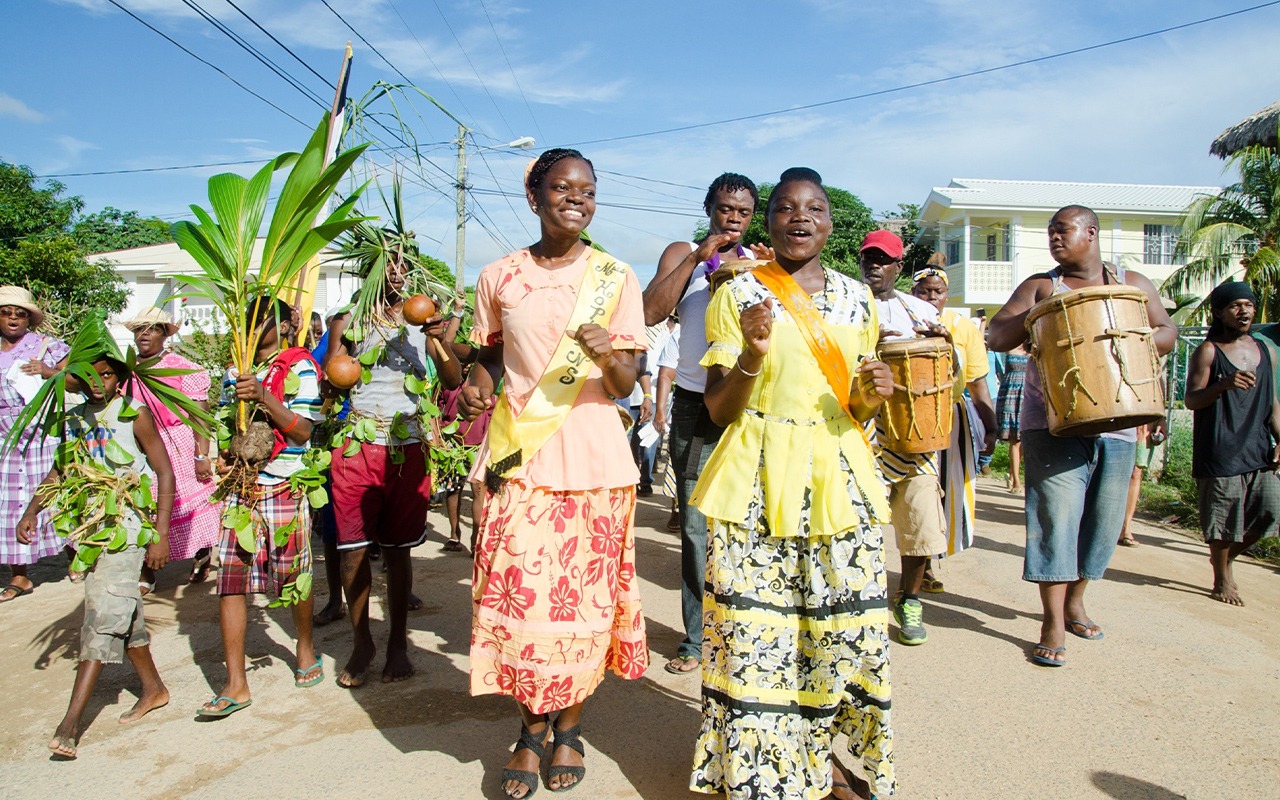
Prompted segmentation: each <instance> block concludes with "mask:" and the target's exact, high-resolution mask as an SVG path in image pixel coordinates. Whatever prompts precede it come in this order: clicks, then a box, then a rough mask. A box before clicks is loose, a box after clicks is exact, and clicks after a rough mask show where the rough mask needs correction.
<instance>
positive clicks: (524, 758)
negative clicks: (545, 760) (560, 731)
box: [502, 721, 551, 800]
mask: <svg viewBox="0 0 1280 800" xmlns="http://www.w3.org/2000/svg"><path fill="white" fill-rule="evenodd" d="M529 732H530V733H532V734H533V735H534V737H535V738H540V739H542V746H543V747H546V746H547V743H548V742H550V741H551V724H550V723H549V722H546V721H543V722H537V723H534V724H533V725H531V726H530V727H529ZM541 767H542V758H541V757H540V756H539V755H538V754H537V753H535V752H534V751H532V750H529V749H527V748H524V747H522V748H520V749H519V750H517V751H515V752H514V753H512V754H511V759H510V760H509V761H507V766H506V769H514V770H519V771H521V772H532V773H533V774H534V775H537V774H538V773H540V772H541V771H542V770H541ZM535 788H536V787H533V786H526V785H525V784H524V782H523V781H507V782H505V783H503V784H502V791H503V792H505V793H506V795H507V797H514V798H517V800H518V799H519V798H521V797H527V796H528V795H529V794H530V793H531V792H532V791H533V790H534V789H535Z"/></svg>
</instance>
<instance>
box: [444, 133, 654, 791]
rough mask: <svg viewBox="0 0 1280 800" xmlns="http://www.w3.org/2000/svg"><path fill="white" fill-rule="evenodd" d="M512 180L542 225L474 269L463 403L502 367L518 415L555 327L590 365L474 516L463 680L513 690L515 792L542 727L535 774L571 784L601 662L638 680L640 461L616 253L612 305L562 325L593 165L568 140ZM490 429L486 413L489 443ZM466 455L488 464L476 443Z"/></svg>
mask: <svg viewBox="0 0 1280 800" xmlns="http://www.w3.org/2000/svg"><path fill="white" fill-rule="evenodd" d="M525 186H526V193H527V195H528V200H529V206H530V207H531V208H532V209H533V211H534V213H536V214H537V215H538V217H539V219H540V220H541V227H542V238H541V239H540V240H539V241H538V242H537V243H536V244H534V245H532V246H531V247H530V248H529V249H527V250H519V251H516V252H515V253H512V254H511V255H509V256H507V257H505V258H503V259H501V260H499V261H496V262H494V263H493V264H490V265H489V266H487V267H485V268H484V271H483V272H481V273H480V279H479V281H478V282H477V284H476V314H475V327H474V328H472V331H471V338H472V341H473V342H474V343H475V344H476V345H478V346H479V347H480V357H479V367H481V368H477V369H473V370H471V376H470V378H469V379H468V382H467V386H466V388H465V389H464V390H463V393H462V397H461V400H460V405H461V407H462V412H463V414H464V415H465V416H466V417H467V418H469V419H474V418H476V417H478V416H480V414H482V413H483V412H484V411H485V409H487V408H490V407H492V406H493V405H494V400H495V398H494V396H493V392H494V387H495V386H497V385H498V381H499V379H503V378H505V381H506V385H505V388H504V393H505V396H506V398H507V401H508V402H509V403H510V405H511V410H512V412H513V413H514V414H515V415H517V418H518V415H519V414H520V412H521V410H522V409H523V408H524V407H525V404H526V403H527V402H528V401H529V398H530V396H531V395H532V394H533V392H534V388H535V386H537V384H538V381H539V379H540V378H541V377H542V375H543V373H544V372H545V371H546V369H547V366H548V364H549V363H550V362H551V357H552V354H553V353H554V352H555V350H556V348H557V346H558V345H559V344H560V342H561V341H562V339H563V337H565V336H566V335H570V336H572V337H573V338H574V339H575V340H576V341H577V342H578V343H579V345H581V348H582V352H583V354H584V355H586V356H587V357H588V358H590V359H591V362H592V363H591V367H590V372H589V373H588V376H587V379H586V381H585V383H584V385H583V387H582V389H581V390H580V392H579V393H578V395H577V399H576V400H575V401H574V403H573V405H572V406H571V410H570V411H569V412H568V416H567V418H565V419H564V421H563V423H562V424H561V425H560V427H559V429H558V430H556V431H555V433H553V434H551V438H550V439H548V440H547V442H546V444H544V445H543V446H542V447H541V448H540V449H538V450H537V452H536V453H535V454H533V455H532V456H531V457H528V458H525V459H524V463H523V464H522V465H521V466H520V467H519V468H518V469H517V470H516V471H515V472H514V473H511V474H509V475H508V479H507V480H505V481H503V482H502V483H501V485H500V487H499V488H498V489H497V490H496V491H490V492H489V493H488V497H487V500H486V502H485V509H484V518H483V519H482V520H481V524H480V538H479V542H478V545H477V548H476V554H475V571H474V584H473V588H472V597H473V609H474V616H473V618H472V628H471V693H472V694H506V695H510V696H512V697H514V698H515V699H516V700H517V701H518V702H519V703H520V712H521V715H522V716H523V722H524V725H523V728H522V730H521V733H520V742H519V744H517V745H516V751H515V753H514V754H513V755H512V756H511V760H510V761H508V762H507V768H506V769H505V770H503V774H502V779H503V784H502V786H503V790H504V791H505V792H506V793H507V795H508V796H509V797H516V798H522V797H527V796H529V795H531V794H533V792H534V791H536V790H537V788H538V772H539V763H540V759H541V756H542V753H543V750H544V748H546V746H547V744H548V743H549V741H550V740H551V739H552V737H554V743H555V747H554V751H553V754H552V759H551V768H550V770H549V771H548V780H547V785H548V788H549V789H551V790H552V791H561V790H564V789H567V788H570V787H572V786H576V785H577V784H578V783H579V782H581V780H582V778H583V776H584V774H585V772H586V769H585V767H583V766H582V743H581V741H580V740H579V738H578V734H579V719H580V717H581V714H582V705H583V702H584V701H585V700H586V698H587V696H588V695H590V694H591V693H592V692H593V691H594V690H595V688H596V686H597V685H599V683H600V681H601V680H602V679H603V677H604V672H605V670H606V669H612V670H613V671H614V672H615V673H617V674H618V675H620V676H621V677H623V678H639V677H641V676H642V675H643V674H644V671H645V668H646V667H647V666H648V647H647V645H646V642H645V633H644V616H643V615H642V614H641V611H640V596H639V590H638V582H637V579H636V570H635V539H634V536H633V531H632V524H633V522H634V517H635V486H636V481H637V480H638V479H639V472H638V470H637V469H636V466H635V461H634V460H633V459H632V458H631V448H630V446H629V444H628V441H627V436H626V433H625V431H624V429H623V427H622V423H621V422H620V420H619V418H618V411H617V407H616V406H615V405H614V401H613V398H614V397H627V396H629V395H630V393H631V389H632V386H633V385H634V383H635V379H636V368H635V361H634V358H633V355H634V353H635V351H636V350H643V349H644V347H645V345H644V342H645V335H644V314H643V310H642V300H641V296H640V284H639V283H637V281H636V278H635V274H634V273H633V272H632V271H631V270H630V268H628V267H627V266H626V265H625V264H621V263H620V262H619V263H618V264H617V272H621V273H622V276H621V277H622V280H623V284H622V286H621V294H620V296H619V297H618V300H617V306H616V308H615V309H614V311H613V314H612V317H611V318H609V319H607V320H606V319H605V318H603V317H602V318H601V319H600V321H601V322H602V323H604V327H601V326H600V325H594V324H586V325H582V326H580V327H578V328H577V329H576V330H568V323H569V318H570V313H571V312H572V310H573V309H574V306H575V304H576V302H577V299H578V289H579V286H580V284H581V283H582V281H583V276H584V275H585V274H586V270H587V269H588V254H589V253H590V249H589V248H588V246H587V245H586V243H585V242H584V241H583V240H582V239H581V235H582V232H583V231H584V230H585V229H586V227H587V225H588V224H589V223H590V222H591V217H592V215H593V214H594V213H595V192H596V186H595V170H594V169H593V168H592V166H591V162H590V161H587V160H586V159H585V158H583V157H582V154H581V153H578V152H577V151H576V150H563V149H556V150H548V151H547V152H545V153H543V154H542V155H541V156H540V157H539V158H538V160H537V161H536V162H535V163H534V164H533V165H532V167H531V168H530V170H529V172H528V174H527V176H526V178H525ZM617 272H615V273H614V274H617ZM494 424H495V425H496V424H497V423H496V422H495V423H494ZM494 435H495V429H494V428H492V427H491V428H490V432H489V437H490V438H489V442H490V443H491V442H493V441H494V440H493V437H494ZM477 459H478V461H479V462H481V463H487V462H488V460H489V443H486V445H485V447H483V448H482V449H481V451H480V453H479V455H478V456H477ZM491 477H493V476H491ZM553 711H558V712H559V715H558V716H557V718H556V720H555V724H554V726H553V725H552V724H551V722H550V716H549V713H550V712H553Z"/></svg>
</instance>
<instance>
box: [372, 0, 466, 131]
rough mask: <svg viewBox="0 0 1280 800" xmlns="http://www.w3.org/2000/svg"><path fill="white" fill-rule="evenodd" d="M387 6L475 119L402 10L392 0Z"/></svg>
mask: <svg viewBox="0 0 1280 800" xmlns="http://www.w3.org/2000/svg"><path fill="white" fill-rule="evenodd" d="M387 5H389V6H391V10H392V11H394V12H396V16H397V17H399V18H400V23H401V24H402V25H404V29H405V30H406V31H408V32H409V35H410V36H412V37H413V41H415V42H417V44H418V49H419V50H421V51H422V54H423V55H424V56H426V57H427V61H428V62H429V63H430V64H431V68H432V69H434V70H435V71H436V74H437V75H439V76H440V80H441V81H442V82H443V83H444V85H445V86H446V87H448V89H449V91H450V92H451V93H452V94H453V98H454V99H455V100H457V101H458V105H460V106H462V110H463V111H464V112H466V115H467V116H468V117H470V118H471V119H475V114H472V113H471V109H469V108H467V104H466V102H465V101H463V99H462V95H460V94H458V90H457V89H454V88H453V84H451V83H449V79H448V78H446V77H445V76H444V72H443V71H442V70H441V69H440V67H439V66H438V65H437V64H436V60H435V59H434V58H432V57H431V54H430V53H428V52H427V48H426V47H424V46H423V45H422V42H421V41H420V40H419V39H418V34H416V33H414V32H413V28H410V27H409V21H408V20H406V19H405V18H404V14H401V13H400V9H398V8H396V4H395V3H393V2H391V0H387Z"/></svg>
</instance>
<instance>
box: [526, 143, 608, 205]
mask: <svg viewBox="0 0 1280 800" xmlns="http://www.w3.org/2000/svg"><path fill="white" fill-rule="evenodd" d="M566 158H576V159H579V160H580V161H585V162H586V163H587V167H588V168H590V170H591V175H592V177H595V174H596V168H595V167H594V166H593V165H592V163H591V159H589V158H587V157H586V156H584V155H583V154H582V153H579V152H578V151H577V150H573V149H571V148H568V147H553V148H552V149H550V150H546V151H544V152H543V153H542V155H540V156H538V160H537V161H534V162H533V166H531V167H530V168H529V172H528V174H527V175H525V176H524V185H525V188H527V189H528V190H529V191H531V192H533V193H534V194H537V192H538V189H540V188H541V187H542V181H543V179H545V178H546V177H547V173H548V172H550V171H551V168H552V167H554V166H555V165H556V164H557V163H559V162H561V161H563V160H565V159H566Z"/></svg>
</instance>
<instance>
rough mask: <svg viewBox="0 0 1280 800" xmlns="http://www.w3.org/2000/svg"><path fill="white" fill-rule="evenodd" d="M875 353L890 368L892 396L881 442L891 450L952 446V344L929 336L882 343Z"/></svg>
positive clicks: (886, 407) (928, 450)
mask: <svg viewBox="0 0 1280 800" xmlns="http://www.w3.org/2000/svg"><path fill="white" fill-rule="evenodd" d="M876 355H877V357H878V358H879V359H880V360H881V361H883V362H884V363H886V364H888V365H889V369H890V370H892V371H893V396H892V397H890V398H889V399H888V400H887V401H885V405H884V409H883V410H882V411H881V412H880V413H881V414H883V415H884V421H885V433H886V437H885V441H884V442H882V444H883V445H884V446H885V447H886V448H888V449H890V450H892V451H894V452H895V453H932V452H935V451H937V450H946V449H947V448H948V447H950V446H951V425H952V423H953V422H954V420H955V413H954V412H953V411H952V408H951V402H952V396H951V391H952V388H953V387H954V386H955V378H954V377H953V376H952V374H951V359H952V350H951V345H950V344H949V343H948V342H947V340H945V339H942V338H940V337H936V336H932V337H928V338H925V339H903V340H900V341H891V342H883V343H882V344H881V345H880V346H879V347H878V348H877V352H876Z"/></svg>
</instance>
